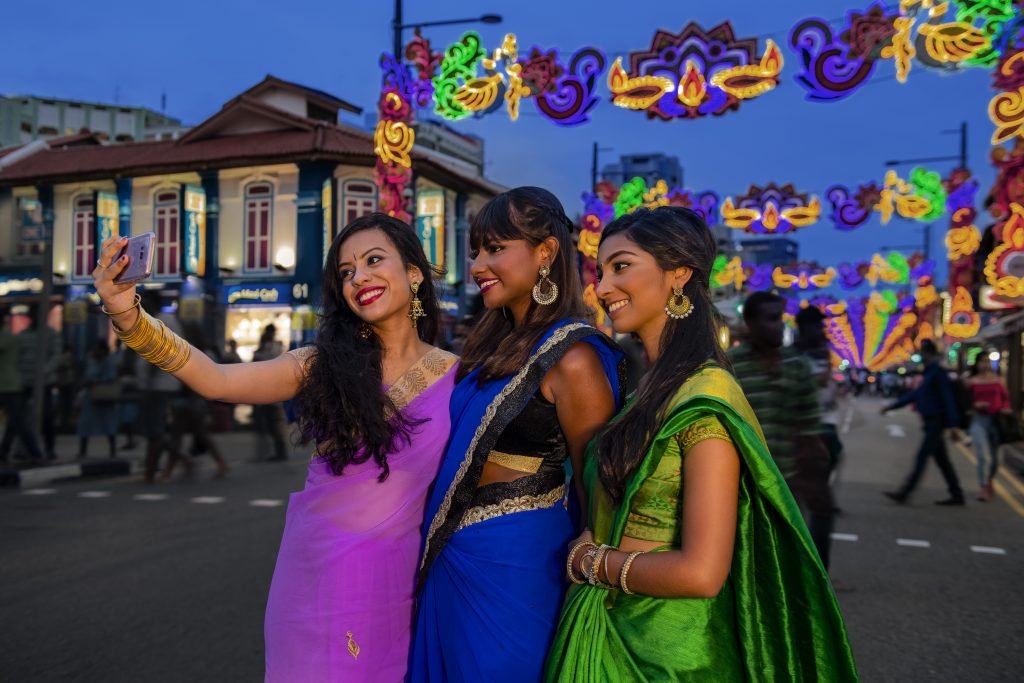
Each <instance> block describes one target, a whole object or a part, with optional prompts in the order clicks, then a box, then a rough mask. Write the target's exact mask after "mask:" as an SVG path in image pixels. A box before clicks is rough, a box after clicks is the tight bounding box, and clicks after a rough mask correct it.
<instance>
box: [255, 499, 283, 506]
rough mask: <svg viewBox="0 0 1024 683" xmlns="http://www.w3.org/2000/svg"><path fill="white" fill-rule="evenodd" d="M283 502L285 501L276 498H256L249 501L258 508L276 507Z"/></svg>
mask: <svg viewBox="0 0 1024 683" xmlns="http://www.w3.org/2000/svg"><path fill="white" fill-rule="evenodd" d="M283 503H284V501H282V500H277V499H275V498H257V499H256V500H250V501H249V505H251V506H253V507H256V508H276V507H280V506H281V505H282V504H283Z"/></svg>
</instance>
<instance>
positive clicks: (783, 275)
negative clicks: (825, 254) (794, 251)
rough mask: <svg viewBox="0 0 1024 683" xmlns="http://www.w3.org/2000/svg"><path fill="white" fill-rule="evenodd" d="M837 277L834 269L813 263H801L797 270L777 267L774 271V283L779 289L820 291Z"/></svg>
mask: <svg viewBox="0 0 1024 683" xmlns="http://www.w3.org/2000/svg"><path fill="white" fill-rule="evenodd" d="M835 277H836V271H835V269H834V268H822V267H821V266H819V265H817V264H811V263H801V264H799V265H797V266H796V267H795V268H786V269H783V268H782V267H776V268H775V270H773V271H772V283H773V284H774V285H775V286H776V287H778V288H779V289H799V290H811V289H820V288H822V287H828V286H829V285H831V284H832V280H834V279H835Z"/></svg>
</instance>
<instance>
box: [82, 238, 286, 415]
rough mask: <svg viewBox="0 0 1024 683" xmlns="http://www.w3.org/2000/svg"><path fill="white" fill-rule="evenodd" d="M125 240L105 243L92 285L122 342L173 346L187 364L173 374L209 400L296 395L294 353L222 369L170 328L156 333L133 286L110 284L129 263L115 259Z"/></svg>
mask: <svg viewBox="0 0 1024 683" xmlns="http://www.w3.org/2000/svg"><path fill="white" fill-rule="evenodd" d="M126 241H127V240H126V238H123V237H112V238H110V239H108V240H106V241H104V242H103V246H102V248H101V250H100V258H99V259H98V261H97V265H96V269H95V270H93V281H94V282H95V284H96V291H97V292H98V293H99V295H100V298H101V299H103V305H104V311H105V312H106V313H107V314H108V315H109V316H110V318H111V320H112V322H113V323H114V327H116V328H117V330H118V331H119V332H120V333H122V335H120V336H122V338H124V336H123V333H129V334H131V333H133V332H138V333H139V334H137V335H134V336H137V337H139V338H140V339H141V341H142V343H144V345H145V347H146V348H149V349H153V348H157V347H161V348H168V349H170V347H169V346H163V345H168V344H177V347H176V353H175V354H174V357H176V358H181V359H184V358H185V355H186V354H187V357H188V362H186V363H184V365H181V366H180V367H178V364H177V363H175V364H174V371H173V374H174V376H175V377H177V378H178V379H180V380H181V381H182V382H184V383H185V384H187V385H188V386H189V388H191V389H192V390H193V391H195V392H196V393H197V394H199V395H200V396H202V397H203V398H206V399H209V400H213V401H224V402H226V403H276V402H278V401H286V400H288V399H290V398H293V397H294V396H295V394H296V393H298V390H299V386H300V385H301V383H302V377H303V370H304V368H303V363H301V362H300V361H299V359H298V358H297V357H296V355H295V354H294V353H285V354H282V355H281V356H279V357H278V358H275V359H274V360H269V361H264V362H259V363H246V364H234V365H231V364H225V365H221V364H219V363H215V362H214V361H212V360H211V359H210V358H208V357H207V356H206V354H204V353H202V352H200V351H199V350H197V349H195V348H193V347H191V346H189V345H188V344H187V343H185V342H184V341H183V340H181V339H180V338H179V337H177V335H174V334H173V333H172V332H171V331H170V330H166V331H161V330H160V324H159V323H158V322H156V321H155V319H153V318H152V317H150V316H149V315H148V314H146V313H145V312H144V311H142V309H141V307H140V306H138V305H136V304H135V302H136V293H135V285H134V284H118V283H116V282H114V278H115V277H117V276H118V274H119V273H120V272H121V271H122V270H124V269H125V268H126V267H127V265H128V259H127V257H121V258H120V259H117V260H116V261H115V260H114V259H115V256H116V255H117V253H118V251H120V249H121V248H122V247H123V246H124V244H125V242H126ZM147 326H148V327H147ZM147 330H148V332H147ZM161 335H162V336H161ZM161 339H163V342H162V343H161V341H160V340H161ZM126 343H127V342H126ZM136 350H139V349H136Z"/></svg>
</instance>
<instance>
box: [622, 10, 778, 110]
mask: <svg viewBox="0 0 1024 683" xmlns="http://www.w3.org/2000/svg"><path fill="white" fill-rule="evenodd" d="M782 65H783V59H782V52H781V51H780V50H779V48H778V46H777V45H776V44H775V43H774V42H772V41H771V40H768V41H766V43H765V51H764V53H763V54H762V55H761V56H760V57H759V56H758V55H757V39H756V38H746V39H737V38H736V35H735V33H734V32H733V28H732V24H731V23H729V22H728V21H726V22H723V23H721V24H719V25H718V26H715V27H714V28H712V29H710V30H708V31H705V30H704V29H703V28H701V26H700V25H699V24H697V23H694V22H691V23H690V24H687V25H686V26H685V27H684V28H683V30H682V31H680V32H679V33H678V34H675V33H672V32H671V31H665V30H659V31H658V32H657V33H656V34H655V35H654V38H653V39H652V41H651V46H650V48H648V49H647V50H645V51H639V52H632V53H630V55H629V70H628V71H627V70H626V69H625V68H624V67H623V66H622V58H621V57H620V58H617V59H616V60H615V62H614V63H613V64H612V66H611V69H610V70H609V72H608V89H609V90H610V91H611V93H612V103H614V104H616V105H618V106H620V107H624V108H626V109H633V110H638V111H645V112H647V117H648V118H651V119H655V118H656V119H661V120H663V121H671V120H673V119H695V118H700V117H703V116H708V115H714V116H720V115H722V114H724V113H725V112H727V111H730V110H736V109H738V108H739V105H740V102H741V101H742V100H748V99H752V98H755V97H758V96H760V95H763V94H764V93H766V92H768V91H769V90H771V89H773V88H775V86H776V85H778V82H779V80H778V77H779V74H780V73H781V71H782Z"/></svg>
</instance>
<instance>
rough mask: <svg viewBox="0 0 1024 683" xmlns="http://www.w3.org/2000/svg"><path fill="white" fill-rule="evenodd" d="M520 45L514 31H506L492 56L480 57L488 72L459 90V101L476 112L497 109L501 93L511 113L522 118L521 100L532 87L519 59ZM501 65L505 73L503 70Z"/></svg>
mask: <svg viewBox="0 0 1024 683" xmlns="http://www.w3.org/2000/svg"><path fill="white" fill-rule="evenodd" d="M518 59H519V48H518V45H517V43H516V36H515V34H514V33H506V34H505V38H504V40H502V42H501V47H499V48H497V49H495V50H494V54H493V55H492V56H491V58H490V59H487V58H483V59H481V60H480V62H481V64H482V65H483V67H484V69H486V70H487V71H488V74H489V75H487V76H484V77H482V78H474V79H472V80H469V81H467V82H466V83H465V85H463V86H462V87H460V88H459V89H458V91H457V92H456V93H455V101H456V102H457V103H458V104H459V105H460V106H461V107H462V108H463V109H466V110H468V111H472V112H481V111H493V109H494V106H493V105H494V104H495V103H496V102H497V101H498V97H499V96H500V97H501V99H502V100H504V102H505V107H506V109H507V110H508V117H509V118H510V119H512V120H513V121H518V120H519V103H520V101H521V100H522V98H523V97H527V96H529V94H530V88H529V87H528V86H526V85H524V84H523V77H522V71H523V65H522V64H520V63H519V62H518ZM499 65H500V66H501V67H502V68H503V69H504V71H505V73H499V71H498V69H499Z"/></svg>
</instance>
